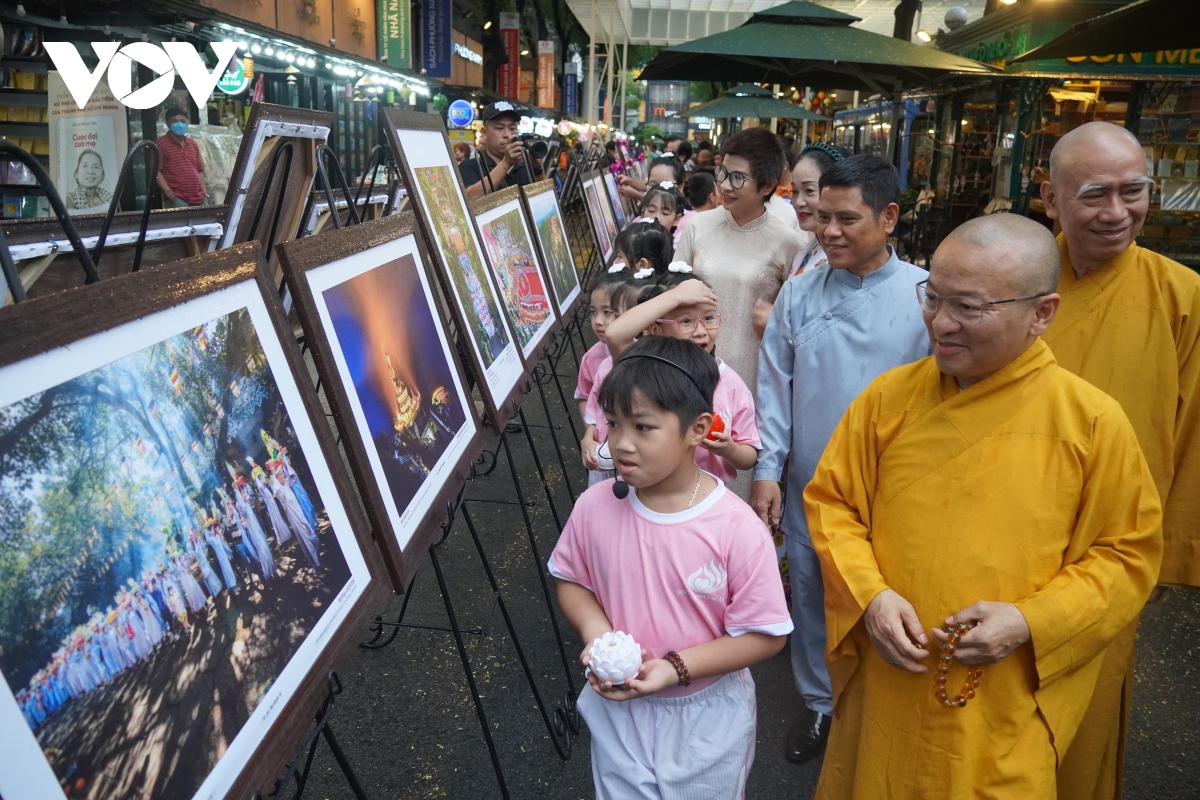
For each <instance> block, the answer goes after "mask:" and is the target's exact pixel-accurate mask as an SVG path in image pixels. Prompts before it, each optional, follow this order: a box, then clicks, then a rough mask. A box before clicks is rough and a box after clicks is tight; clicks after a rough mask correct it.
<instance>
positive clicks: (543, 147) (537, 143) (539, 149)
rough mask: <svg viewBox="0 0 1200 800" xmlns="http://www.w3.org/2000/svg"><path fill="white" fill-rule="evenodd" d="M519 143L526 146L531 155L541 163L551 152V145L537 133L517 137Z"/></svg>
mask: <svg viewBox="0 0 1200 800" xmlns="http://www.w3.org/2000/svg"><path fill="white" fill-rule="evenodd" d="M517 141H519V142H521V143H522V144H524V145H525V148H526V149H527V150H529V155H531V156H533V157H534V158H536V159H537V160H538V161H541V160H542V159H544V158H545V157H546V154H547V153H549V152H550V145H549V144H548V143H547V142H546V140H545V139H543V138H542V137H540V136H538V135H537V134H536V133H521V134H518V135H517Z"/></svg>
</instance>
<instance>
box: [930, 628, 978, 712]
mask: <svg viewBox="0 0 1200 800" xmlns="http://www.w3.org/2000/svg"><path fill="white" fill-rule="evenodd" d="M974 627H975V624H974V623H971V622H960V623H958V624H957V625H944V626H942V630H944V631H945V632H946V633H948V634H950V640H949V641H948V642H946V643H945V644H943V645H942V654H941V656H939V657H938V665H937V674H936V675H935V676H934V678H933V685H934V689H935V691H934V693H933V694H934V697H936V698H937V699H938V700H939V701H941V703H942V705H944V706H946V707H947V708H962V707H963V706H965V705H966V704H967V701H968V700H970V699H971V698H973V697H974V696H975V690H976V689H978V688H979V676H980V675H982V674H983V668H982V667H979V666H975V665H973V664H972V665H968V666H967V679H966V680H965V681H963V688H962V691H960V692H959V693H958V695H957V696H956V697H949V696H947V694H946V676H947V675H948V674H949V673H950V665H951V664H952V663H954V651H955V650H956V649H958V643H959V642H960V641H961V640H962V637H963V634H965V633H966V632H967V631H969V630H971V628H974Z"/></svg>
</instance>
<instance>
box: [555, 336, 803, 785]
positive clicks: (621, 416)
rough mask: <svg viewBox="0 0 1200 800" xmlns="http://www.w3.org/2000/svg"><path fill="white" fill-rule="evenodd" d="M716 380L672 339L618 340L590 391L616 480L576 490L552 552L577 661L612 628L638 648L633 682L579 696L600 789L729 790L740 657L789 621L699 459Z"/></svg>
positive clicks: (745, 511)
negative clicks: (600, 381) (620, 346)
mask: <svg viewBox="0 0 1200 800" xmlns="http://www.w3.org/2000/svg"><path fill="white" fill-rule="evenodd" d="M718 380H719V371H718V368H717V365H716V363H715V361H714V360H713V359H712V358H711V357H709V356H708V355H707V354H706V353H704V352H703V351H702V350H701V349H700V348H696V347H693V346H691V345H690V344H688V343H686V342H683V341H679V340H678V339H674V338H668V337H664V336H647V337H645V338H643V339H642V340H639V341H638V342H636V343H635V344H633V345H632V346H631V347H629V349H628V350H627V351H626V352H625V354H624V355H623V357H622V358H620V359H618V361H617V364H616V366H615V367H614V369H613V371H612V373H610V375H609V378H608V380H607V381H606V382H605V383H604V386H603V388H602V389H601V391H600V402H601V405H602V406H603V408H604V410H605V412H606V416H607V417H608V419H609V420H610V421H611V423H612V424H611V428H610V438H609V443H610V447H611V449H612V455H613V458H614V460H615V461H616V464H617V468H618V472H619V474H620V477H621V478H622V482H621V483H619V484H618V483H615V482H614V481H611V480H610V481H606V482H604V483H603V484H600V485H597V486H593V487H591V488H590V489H588V490H587V491H586V492H584V493H583V495H581V496H580V498H579V501H578V502H577V503H576V504H575V508H574V510H573V511H572V512H571V517H570V519H569V520H567V524H566V526H565V528H564V529H563V533H562V536H561V537H560V538H559V541H558V544H557V546H556V547H555V548H554V553H553V554H552V555H551V557H550V560H549V564H548V567H549V570H550V572H551V574H553V575H554V576H555V577H556V578H557V579H558V601H559V605H560V606H561V608H562V610H563V614H564V615H565V616H566V618H567V620H568V621H569V622H570V623H571V625H572V626H574V627H575V629H576V630H577V631H578V632H579V635H580V637H581V638H582V640H583V642H584V645H585V649H584V651H583V653H582V655H581V656H580V661H581V662H582V663H583V664H584V665H585V666H589V665H590V664H591V657H590V655H589V650H590V648H591V645H592V643H593V642H594V641H595V640H596V639H598V638H599V637H601V636H603V635H604V634H605V633H608V632H610V631H615V630H616V631H623V632H625V633H626V634H629V636H631V637H632V639H633V640H634V642H636V643H637V647H635V650H636V649H640V651H641V659H642V663H641V666H640V667H639V668H638V669H637V672H636V674H635V675H634V676H633V677H632V678H630V679H628V680H626V681H624V682H623V683H621V684H614V682H613V681H612V680H610V679H605V680H601V679H599V678H598V677H597V676H596V675H595V674H594V673H592V672H590V670H589V675H588V684H589V685H588V686H586V687H584V689H583V692H582V693H581V694H580V696H579V701H578V708H579V712H580V714H582V716H583V718H584V720H585V721H586V722H587V725H588V729H589V730H590V731H591V740H592V745H591V749H592V775H593V780H594V783H595V789H596V797H597V798H598V800H630V799H641V798H644V799H645V800H649V799H650V798H655V799H656V800H657V799H658V798H663V797H704V798H714V799H716V800H734V799H735V798H740V797H742V796H743V794H744V792H745V786H746V777H747V775H748V774H749V772H750V765H751V764H752V763H753V760H754V743H755V728H756V715H757V710H756V701H755V696H754V681H753V679H752V678H751V677H750V671H749V669H748V667H750V666H751V665H752V664H756V663H758V662H760V661H762V660H764V659H767V658H770V657H771V656H773V655H775V654H776V653H778V652H779V650H780V649H781V648H782V647H783V644H784V641H785V637H786V636H787V634H788V633H790V632H791V630H792V621H791V616H790V615H789V613H788V610H787V606H786V604H785V602H784V598H783V586H782V583H781V581H780V579H779V572H778V569H777V568H776V566H775V550H774V546H773V545H772V542H771V536H770V533H769V532H768V531H767V528H766V526H765V525H763V524H762V522H761V521H760V520H759V519H758V518H757V516H756V515H755V513H754V512H753V511H752V510H751V509H750V507H749V506H748V505H746V504H745V503H744V502H743V501H742V500H741V499H740V498H738V497H737V496H736V495H735V494H733V493H732V492H731V491H728V490H727V489H726V488H725V486H724V484H722V483H721V481H719V480H718V479H717V478H716V477H714V476H713V475H710V474H709V473H707V472H704V471H703V470H701V469H700V467H699V466H698V465H697V464H696V459H695V451H696V448H697V447H698V446H699V445H700V443H701V442H703V441H704V440H705V436H706V434H707V433H708V431H709V429H710V428H711V426H712V422H713V415H712V398H713V393H714V391H715V389H716V385H717V383H718ZM616 489H620V491H617V490H616ZM630 489H632V491H630ZM635 663H636V662H635Z"/></svg>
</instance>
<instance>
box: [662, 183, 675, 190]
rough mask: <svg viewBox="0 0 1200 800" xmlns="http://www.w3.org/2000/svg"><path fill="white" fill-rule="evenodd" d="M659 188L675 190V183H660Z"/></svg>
mask: <svg viewBox="0 0 1200 800" xmlns="http://www.w3.org/2000/svg"><path fill="white" fill-rule="evenodd" d="M658 188H659V189H674V188H675V181H659V182H658Z"/></svg>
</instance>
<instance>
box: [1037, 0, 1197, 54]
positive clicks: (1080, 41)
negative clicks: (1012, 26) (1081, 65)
mask: <svg viewBox="0 0 1200 800" xmlns="http://www.w3.org/2000/svg"><path fill="white" fill-rule="evenodd" d="M1195 13H1196V0H1140V2H1137V3H1132V4H1130V5H1127V6H1124V7H1123V8H1118V9H1117V10H1116V11H1110V12H1108V13H1107V14H1101V15H1100V16H1098V17H1093V18H1092V19H1089V20H1085V21H1083V22H1080V23H1078V24H1076V25H1072V26H1071V27H1070V28H1069V29H1068V30H1067V32H1066V33H1063V34H1061V35H1059V36H1058V37H1057V38H1054V39H1051V40H1050V41H1049V42H1046V44H1044V45H1042V46H1041V47H1035V48H1034V49H1032V50H1030V51H1028V52H1026V53H1022V54H1021V55H1019V56H1017V57H1016V58H1014V59H1013V61H1043V60H1045V59H1048V58H1077V57H1080V56H1107V55H1110V54H1113V53H1153V52H1156V51H1159V50H1182V49H1188V50H1190V49H1192V48H1196V47H1200V29H1197V27H1196V26H1195V25H1186V24H1180V25H1172V24H1170V23H1169V22H1167V21H1168V20H1173V19H1174V20H1185V19H1187V18H1188V17H1189V16H1191V15H1192V14H1195Z"/></svg>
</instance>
